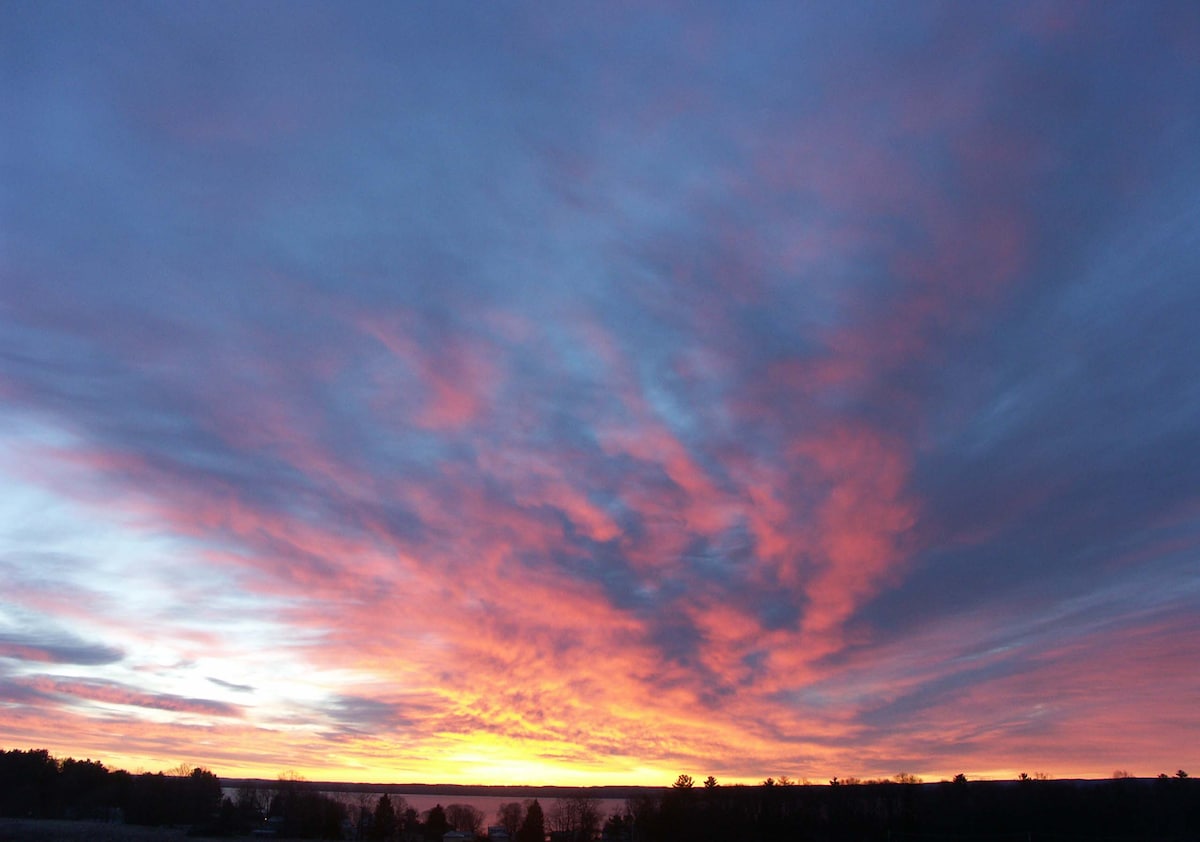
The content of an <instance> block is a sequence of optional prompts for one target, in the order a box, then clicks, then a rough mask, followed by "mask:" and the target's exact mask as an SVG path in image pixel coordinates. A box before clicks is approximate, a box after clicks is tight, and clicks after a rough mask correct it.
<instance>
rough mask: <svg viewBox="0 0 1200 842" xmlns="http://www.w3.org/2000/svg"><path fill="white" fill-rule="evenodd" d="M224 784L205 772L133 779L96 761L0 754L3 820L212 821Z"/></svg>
mask: <svg viewBox="0 0 1200 842" xmlns="http://www.w3.org/2000/svg"><path fill="white" fill-rule="evenodd" d="M220 801H221V782H220V780H219V779H218V778H217V776H216V775H214V774H213V773H212V772H209V771H208V770H206V769H190V768H182V767H181V768H178V769H174V770H172V774H170V775H167V774H165V773H163V772H158V773H156V774H150V773H149V772H147V773H144V774H139V775H133V774H130V773H129V772H126V771H123V770H110V769H108V768H106V767H105V766H104V764H103V763H100V762H98V761H95V760H76V759H74V758H70V757H68V758H67V759H66V760H58V759H56V758H54V757H51V756H50V753H49V752H48V751H46V750H44V749H31V750H29V751H20V750H12V751H4V752H0V816H4V817H6V818H37V819H93V820H103V821H119V822H128V823H130V824H142V825H168V824H172V825H173V824H178V825H193V824H199V823H203V822H207V821H209V820H210V819H211V818H212V816H213V814H214V811H215V810H216V808H217V807H218V805H219V804H220Z"/></svg>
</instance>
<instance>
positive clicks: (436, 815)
mask: <svg viewBox="0 0 1200 842" xmlns="http://www.w3.org/2000/svg"><path fill="white" fill-rule="evenodd" d="M449 829H450V822H448V821H446V811H445V810H444V809H443V808H442V805H441V804H435V805H433V809H432V810H430V811H429V814H428V815H427V816H426V817H425V838H426V839H429V840H431V842H440V840H441V838H442V837H443V836H445V835H446V831H448V830H449Z"/></svg>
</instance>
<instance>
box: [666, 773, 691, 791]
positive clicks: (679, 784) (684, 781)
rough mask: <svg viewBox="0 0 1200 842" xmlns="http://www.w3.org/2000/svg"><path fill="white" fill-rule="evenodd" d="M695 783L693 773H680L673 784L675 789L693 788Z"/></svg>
mask: <svg viewBox="0 0 1200 842" xmlns="http://www.w3.org/2000/svg"><path fill="white" fill-rule="evenodd" d="M695 783H696V782H695V781H694V780H692V776H691V775H680V776H679V777H678V778H676V779H675V783H673V784H671V786H673V787H675V789H691V788H692V787H693V786H695Z"/></svg>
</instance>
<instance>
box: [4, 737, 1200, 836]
mask: <svg viewBox="0 0 1200 842" xmlns="http://www.w3.org/2000/svg"><path fill="white" fill-rule="evenodd" d="M829 784H830V785H829V786H812V785H808V784H796V783H794V782H792V781H791V780H790V779H788V778H787V777H786V776H781V777H780V778H779V779H778V780H775V779H773V778H767V779H766V780H765V781H763V782H762V784H760V785H758V786H742V785H733V786H723V785H720V784H718V783H717V781H716V779H715V778H713V777H711V776H710V777H709V778H708V779H707V780H705V781H704V784H703V785H702V786H695V785H694V781H693V779H692V778H691V777H690V776H688V775H680V776H679V778H678V779H676V781H675V783H674V785H673V786H670V787H663V788H661V789H647V790H645V791H641V792H640V793H639V794H638V795H636V796H634V797H631V798H629V799H628V800H627V801H626V802H625V805H624V808H623V809H621V810H617V811H615V812H612V813H611V814H609V815H607V816H606V815H604V814H603V813H602V811H601V809H600V805H601V803H602V802H600V801H599V800H598V799H596V798H591V797H588V796H587V795H577V796H573V797H564V798H558V799H555V801H554V802H553V803H549V804H548V805H547V806H546V807H545V808H543V806H542V804H541V803H540V802H539V801H538V800H537V799H536V798H534V799H527V800H525V801H512V802H509V803H505V804H503V805H502V806H501V807H500V808H499V809H498V810H497V812H496V815H495V816H494V817H492V818H491V820H490V822H489V824H490V825H491V827H490V828H485V821H488V819H489V817H486V816H484V814H483V813H482V812H481V811H480V810H479V809H478V808H476V807H474V806H473V805H470V804H462V803H451V804H447V805H446V806H442V805H441V804H438V805H437V806H435V807H433V808H432V809H430V810H427V811H425V812H424V813H418V812H417V810H415V809H414V808H413V807H411V806H410V805H409V804H408V803H407V801H405V799H404V798H403V797H402V796H394V795H388V794H383V795H379V796H377V797H376V796H373V795H370V794H366V793H360V794H357V795H352V794H348V793H346V794H340V795H337V796H335V795H331V794H330V793H327V792H322V791H320V789H319V785H318V784H312V783H309V782H307V781H303V780H301V779H299V778H297V777H295V776H286V777H283V778H281V779H280V780H279V781H278V782H274V783H272V784H271V785H268V786H263V785H261V784H260V783H259V782H244V783H243V785H242V786H240V787H239V788H238V789H237V790H236V791H234V792H232V794H231V795H228V796H226V795H223V793H222V788H221V782H220V780H219V779H218V778H217V776H216V775H214V774H213V773H212V772H210V771H208V770H206V769H190V768H188V767H186V766H181V767H178V768H176V769H173V770H170V772H169V773H163V772H158V773H154V774H151V773H141V774H130V773H129V772H125V771H121V770H115V771H114V770H109V769H107V768H106V767H105V766H104V765H103V764H102V763H99V762H97V761H93V760H75V759H73V758H67V759H65V760H58V759H56V758H54V757H51V756H50V754H49V753H48V752H47V751H45V750H30V751H18V750H14V751H0V816H3V817H10V818H48V819H49V818H57V819H90V820H102V821H112V822H127V823H130V824H142V825H176V826H178V825H184V826H188V827H189V828H191V830H192V832H193V833H194V834H196V835H201V836H237V835H248V834H251V833H254V834H255V835H271V836H277V837H279V838H293V839H371V840H385V842H443V839H444V837H445V835H446V834H447V833H448V832H450V831H455V830H457V831H459V832H460V833H461V834H462V837H461V838H464V839H468V840H482V839H484V838H486V837H487V836H489V835H490V836H493V842H495V839H494V836H495V835H497V834H499V835H501V836H502V837H507V839H508V840H509V842H597V840H600V842H708V840H713V842H718V841H719V842H763V841H764V840H772V842H773V840H778V839H787V840H789V842H790V841H791V840H794V841H795V842H834V841H835V840H843V839H858V840H880V842H883V841H884V840H889V842H899V840H920V839H943V840H959V842H972V840H981V842H982V840H987V841H988V842H1003V840H1006V839H1012V840H1017V839H1021V840H1026V842H1030V840H1037V839H1047V840H1049V839H1099V838H1122V839H1125V840H1127V841H1128V842H1133V840H1140V839H1156V840H1200V783H1198V782H1197V781H1196V780H1193V779H1192V778H1190V777H1189V776H1188V775H1187V773H1186V772H1184V771H1182V770H1180V771H1178V772H1176V773H1175V774H1174V775H1168V774H1166V773H1163V774H1162V775H1160V776H1159V777H1158V778H1155V779H1138V778H1132V777H1130V776H1129V775H1128V774H1127V773H1125V772H1116V773H1114V777H1113V779H1112V780H1107V781H1055V780H1048V779H1047V776H1046V775H1043V774H1040V773H1034V775H1032V776H1031V775H1027V774H1022V775H1021V776H1020V778H1019V779H1018V780H1016V781H977V782H971V781H968V780H967V778H966V776H965V775H961V774H960V775H957V776H955V778H954V780H952V781H943V782H941V783H937V784H923V783H921V782H920V781H919V779H917V778H916V777H915V776H912V775H898V776H897V777H896V778H895V779H892V780H888V781H860V780H858V779H855V778H848V779H845V780H839V779H838V778H833V779H832V780H830V781H829Z"/></svg>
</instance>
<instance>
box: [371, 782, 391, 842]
mask: <svg viewBox="0 0 1200 842" xmlns="http://www.w3.org/2000/svg"><path fill="white" fill-rule="evenodd" d="M395 835H396V809H395V808H394V807H393V806H392V799H390V798H388V797H387V793H384V794H383V795H381V796H379V803H378V804H376V805H375V821H374V822H373V823H372V824H371V838H372V839H391V838H392V837H393V836H395Z"/></svg>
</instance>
